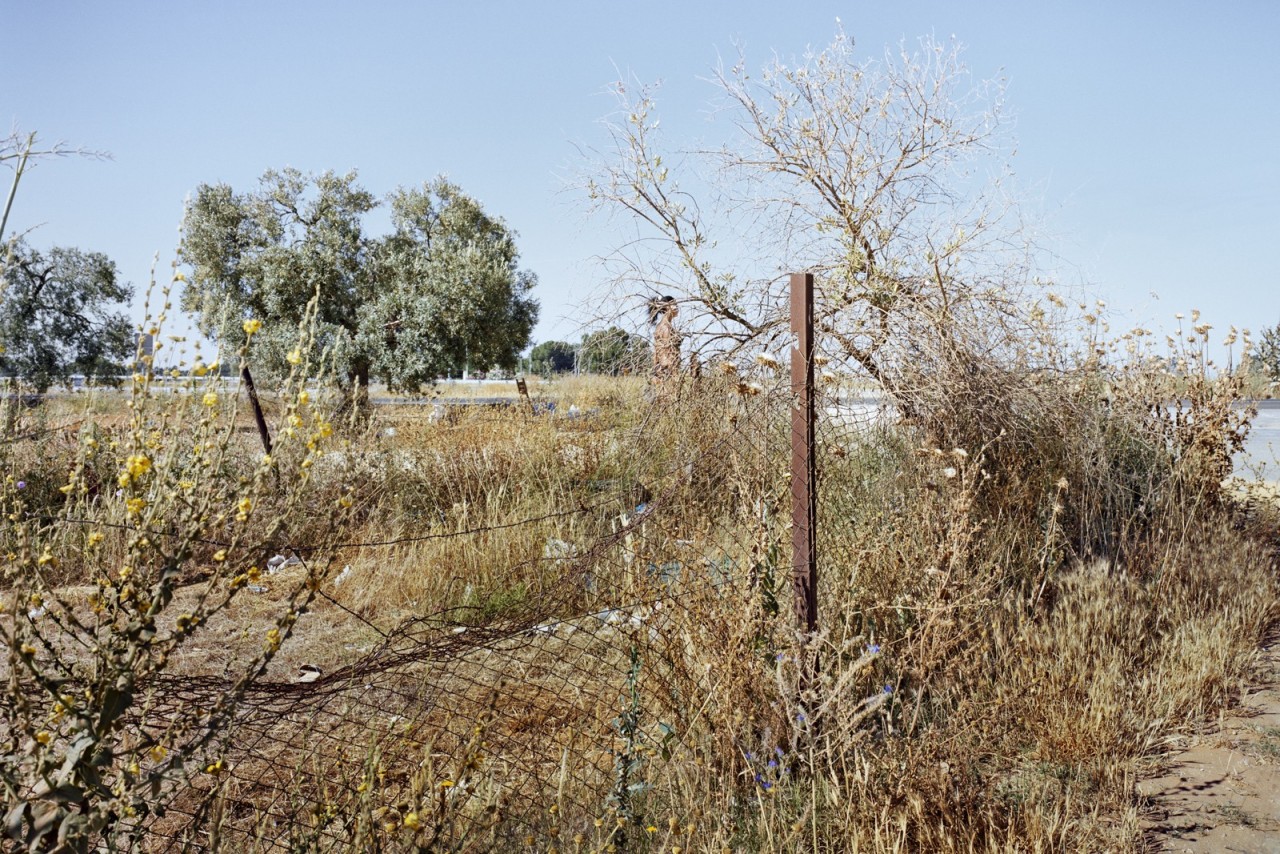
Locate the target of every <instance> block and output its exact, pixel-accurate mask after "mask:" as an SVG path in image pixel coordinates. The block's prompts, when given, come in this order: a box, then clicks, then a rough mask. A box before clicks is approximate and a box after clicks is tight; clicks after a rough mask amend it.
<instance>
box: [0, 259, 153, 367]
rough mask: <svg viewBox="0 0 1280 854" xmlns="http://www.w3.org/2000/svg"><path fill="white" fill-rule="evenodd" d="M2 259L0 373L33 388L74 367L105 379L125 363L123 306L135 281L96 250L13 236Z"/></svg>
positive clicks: (131, 342) (129, 345)
mask: <svg viewBox="0 0 1280 854" xmlns="http://www.w3.org/2000/svg"><path fill="white" fill-rule="evenodd" d="M0 264H2V265H3V270H2V271H0V272H2V273H3V279H4V284H3V287H2V290H0V348H3V349H2V350H0V373H3V374H4V375H5V376H8V377H22V378H23V379H24V380H26V381H27V382H29V383H31V384H32V385H33V386H35V388H36V389H37V390H38V391H41V392H43V391H45V390H47V389H48V388H49V387H50V386H52V385H55V384H58V383H61V384H64V385H68V384H70V382H71V377H72V375H74V374H85V375H86V376H92V377H96V378H98V379H105V378H111V377H115V376H116V375H118V374H121V373H125V372H126V371H127V370H128V367H127V362H128V359H129V357H130V355H131V354H133V353H134V352H135V350H134V347H135V339H134V336H133V329H132V326H131V324H130V323H129V320H128V318H127V317H125V315H124V313H123V311H121V309H122V308H123V306H124V305H125V304H127V303H128V301H129V300H130V299H131V298H132V297H133V288H132V287H131V286H130V285H128V284H127V283H125V282H121V281H120V279H119V276H118V274H117V271H116V265H115V264H114V263H113V262H112V261H111V260H110V259H108V258H107V256H105V255H103V254H102V253H100V252H84V251H82V250H79V249H70V248H63V247H54V248H53V249H50V250H49V251H48V252H47V253H42V252H40V251H38V250H36V249H33V248H31V247H30V246H28V245H27V244H26V243H25V242H23V241H16V242H15V243H14V244H13V246H12V247H11V252H10V253H9V254H8V257H7V258H6V259H0Z"/></svg>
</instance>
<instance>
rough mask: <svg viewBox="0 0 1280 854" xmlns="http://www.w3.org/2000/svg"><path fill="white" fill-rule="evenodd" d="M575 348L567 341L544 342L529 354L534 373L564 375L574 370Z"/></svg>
mask: <svg viewBox="0 0 1280 854" xmlns="http://www.w3.org/2000/svg"><path fill="white" fill-rule="evenodd" d="M574 358H575V354H574V347H573V345H572V344H570V343H568V342H567V341H543V342H542V343H541V344H539V345H538V346H537V347H534V348H533V351H532V352H531V353H530V354H529V361H530V363H532V366H533V372H534V373H537V374H563V373H567V372H569V371H572V370H573V362H574Z"/></svg>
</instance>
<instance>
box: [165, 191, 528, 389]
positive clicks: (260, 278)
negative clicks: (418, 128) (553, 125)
mask: <svg viewBox="0 0 1280 854" xmlns="http://www.w3.org/2000/svg"><path fill="white" fill-rule="evenodd" d="M356 177H357V176H356V173H355V172H349V173H347V174H345V175H338V174H336V173H334V172H325V173H323V174H321V175H316V176H309V175H306V174H304V173H302V172H299V171H298V170H295V169H285V170H282V171H268V172H267V173H266V174H264V175H263V177H262V180H261V182H260V184H259V187H258V189H257V190H254V191H251V192H247V193H237V192H236V191H234V190H233V189H232V188H231V187H230V186H228V185H226V184H213V185H208V184H206V185H201V186H200V187H199V188H198V189H197V190H196V192H195V194H194V196H193V198H192V200H191V201H190V203H189V204H188V207H187V213H186V217H185V220H184V227H183V238H182V243H181V247H180V255H181V259H182V260H183V261H184V262H185V263H187V264H189V265H190V266H191V267H192V270H193V272H192V275H191V279H190V282H189V284H188V286H187V287H186V289H185V291H184V293H183V296H182V307H183V308H184V309H185V310H187V311H189V312H191V313H193V314H195V315H196V317H197V320H198V324H199V327H200V330H201V331H202V332H203V333H204V334H206V335H208V336H210V337H214V338H216V339H217V340H218V341H219V342H220V343H221V344H222V346H223V347H224V349H232V350H234V349H238V348H239V346H240V345H241V344H242V343H243V340H244V337H245V335H246V334H248V333H247V332H246V328H248V329H254V330H256V331H255V332H254V336H255V357H256V358H259V359H262V363H261V364H262V367H264V368H265V369H266V370H267V372H268V373H271V374H275V375H280V374H283V373H285V372H287V367H288V363H289V361H290V360H291V357H292V358H296V356H294V354H293V353H292V352H291V348H292V347H293V345H294V342H295V341H296V339H297V334H298V326H299V324H300V323H301V322H302V319H303V317H304V315H305V313H306V306H307V303H308V301H309V300H310V299H311V298H312V297H313V296H316V297H318V314H317V316H316V319H315V324H316V335H317V344H318V345H319V346H320V347H322V348H325V349H327V350H328V351H329V352H330V353H331V354H332V355H333V358H334V359H335V360H336V362H337V368H338V372H339V373H340V374H341V375H342V376H344V377H345V378H346V380H347V381H348V382H349V383H353V384H355V385H357V386H359V387H361V388H365V387H367V386H368V384H369V382H370V379H378V380H381V381H382V382H384V383H386V384H387V385H388V386H389V387H390V388H392V389H397V390H408V391H416V390H418V389H419V388H420V387H421V386H422V385H423V384H429V383H431V382H433V381H434V380H435V378H436V377H437V376H438V375H440V374H442V373H444V372H445V371H446V370H449V369H451V368H454V367H461V366H462V365H463V363H464V362H466V361H469V363H470V364H471V365H472V366H473V367H476V368H478V369H485V368H488V367H491V366H495V365H497V366H502V367H509V366H513V365H514V364H515V362H516V359H517V358H518V355H519V353H520V351H521V350H523V349H524V347H525V346H526V345H527V343H528V340H529V335H530V333H531V332H532V329H533V325H534V323H535V321H536V319H537V303H536V302H535V301H534V300H533V299H532V298H530V296H529V291H530V290H531V289H532V287H533V286H534V284H535V283H536V278H535V277H534V276H533V274H532V273H529V272H526V271H522V270H520V269H519V268H518V261H519V254H518V252H517V251H516V247H515V233H514V232H512V231H511V230H510V229H509V228H508V227H507V226H506V224H505V223H504V222H503V221H502V220H501V219H496V218H494V217H491V216H489V215H488V214H486V213H485V211H484V210H483V208H482V207H481V206H480V204H479V203H478V202H477V201H476V200H474V199H472V198H471V197H469V196H467V195H466V194H465V193H464V192H462V190H461V189H459V188H458V187H457V186H455V185H453V184H451V183H449V182H448V181H446V180H444V179H437V180H436V181H434V182H432V183H430V184H426V185H423V186H422V187H421V188H414V189H407V190H406V189H400V190H397V191H396V192H394V193H392V194H391V196H390V199H389V204H390V207H391V214H392V222H393V231H392V233H391V234H389V235H386V236H384V237H375V236H371V235H369V234H367V233H366V231H365V227H364V217H365V215H366V214H367V213H369V211H371V210H373V209H374V208H375V207H376V206H377V205H378V204H379V202H378V200H377V199H376V198H375V197H374V196H373V195H372V194H371V193H369V192H368V191H367V190H365V189H364V188H362V187H361V186H360V185H359V184H358V183H357V182H356ZM246 321H257V323H253V324H251V325H250V326H249V327H246V325H245V324H246ZM259 324H260V326H259Z"/></svg>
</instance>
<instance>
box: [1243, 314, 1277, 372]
mask: <svg viewBox="0 0 1280 854" xmlns="http://www.w3.org/2000/svg"><path fill="white" fill-rule="evenodd" d="M1250 361H1251V362H1256V363H1257V364H1258V366H1259V367H1260V368H1261V369H1262V372H1263V373H1265V374H1266V375H1267V376H1268V377H1270V378H1271V379H1273V380H1280V324H1276V325H1275V326H1273V327H1271V328H1270V329H1264V330H1262V334H1261V335H1260V336H1259V337H1258V343H1257V345H1256V346H1255V347H1254V348H1253V358H1252V359H1251V360H1250Z"/></svg>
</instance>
